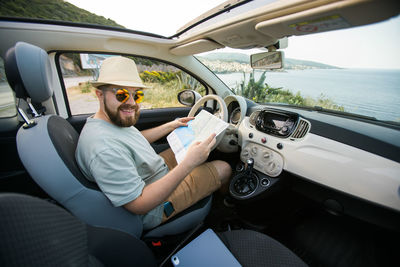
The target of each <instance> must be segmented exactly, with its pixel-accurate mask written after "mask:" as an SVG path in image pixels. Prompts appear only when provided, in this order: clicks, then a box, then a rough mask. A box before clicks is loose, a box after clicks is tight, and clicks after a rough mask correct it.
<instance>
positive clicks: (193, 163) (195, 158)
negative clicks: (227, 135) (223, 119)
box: [181, 133, 217, 169]
mask: <svg viewBox="0 0 400 267" xmlns="http://www.w3.org/2000/svg"><path fill="white" fill-rule="evenodd" d="M215 142H217V140H216V139H215V133H213V134H211V135H210V136H209V137H208V138H207V139H205V140H204V141H203V142H194V143H193V144H191V145H190V146H189V149H188V151H187V152H186V156H185V158H184V159H183V161H182V162H181V164H184V165H186V166H188V167H189V168H191V169H193V168H195V167H197V166H199V165H200V164H202V163H203V162H204V161H206V160H207V158H208V155H209V154H210V152H211V148H212V147H213V146H214V145H215Z"/></svg>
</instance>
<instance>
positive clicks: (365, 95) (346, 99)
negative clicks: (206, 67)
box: [217, 69, 400, 122]
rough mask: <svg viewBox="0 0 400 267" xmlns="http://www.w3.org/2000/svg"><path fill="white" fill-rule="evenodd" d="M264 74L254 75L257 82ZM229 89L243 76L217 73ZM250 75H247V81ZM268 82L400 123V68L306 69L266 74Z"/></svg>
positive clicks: (352, 111)
mask: <svg viewBox="0 0 400 267" xmlns="http://www.w3.org/2000/svg"><path fill="white" fill-rule="evenodd" d="M262 72H263V71H256V72H255V79H256V81H257V80H258V79H259V78H260V76H261V74H262ZM217 75H218V77H219V78H220V79H221V80H222V81H224V83H225V84H226V85H227V86H228V87H229V88H235V87H236V86H237V81H243V73H239V72H236V73H224V74H217ZM249 77H250V74H246V81H248V79H249ZM265 82H266V83H267V84H268V85H269V86H271V87H282V88H283V89H287V90H289V91H291V92H292V93H294V94H296V93H297V92H300V94H301V95H302V96H303V97H311V98H314V99H317V98H318V97H319V96H321V94H322V95H323V96H324V97H327V98H329V99H331V100H332V101H333V102H334V103H335V104H337V105H340V106H343V107H344V109H345V111H346V112H350V113H356V114H360V115H365V116H370V117H375V118H376V119H378V120H383V121H387V120H388V121H396V122H400V69H306V70H286V71H285V72H267V73H266V80H265Z"/></svg>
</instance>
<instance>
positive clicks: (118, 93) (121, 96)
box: [112, 88, 144, 103]
mask: <svg viewBox="0 0 400 267" xmlns="http://www.w3.org/2000/svg"><path fill="white" fill-rule="evenodd" d="M112 90H113V91H114V93H115V98H116V99H117V100H118V101H119V102H121V103H125V102H126V101H128V99H129V97H130V95H133V99H134V100H135V102H136V103H140V102H142V101H143V97H144V93H143V91H135V92H133V93H132V94H131V93H129V91H128V90H127V89H123V88H122V89H117V88H113V89H112Z"/></svg>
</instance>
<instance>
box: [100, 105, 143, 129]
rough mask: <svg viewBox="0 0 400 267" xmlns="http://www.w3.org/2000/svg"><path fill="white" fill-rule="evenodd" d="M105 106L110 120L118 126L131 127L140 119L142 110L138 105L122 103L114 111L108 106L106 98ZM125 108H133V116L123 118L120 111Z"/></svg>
mask: <svg viewBox="0 0 400 267" xmlns="http://www.w3.org/2000/svg"><path fill="white" fill-rule="evenodd" d="M104 108H105V111H106V113H107V115H108V117H109V118H110V120H111V121H112V122H113V123H114V124H115V125H117V126H120V127H131V126H133V125H135V123H136V122H137V120H138V119H139V115H140V111H139V106H138V105H137V104H136V105H129V104H121V105H120V106H119V107H118V108H117V110H116V111H112V110H111V109H110V108H109V107H108V106H107V102H106V99H104ZM123 109H133V110H134V111H135V113H134V115H133V116H130V117H125V118H122V117H121V114H120V111H121V110H123Z"/></svg>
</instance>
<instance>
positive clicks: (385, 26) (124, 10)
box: [67, 0, 400, 69]
mask: <svg viewBox="0 0 400 267" xmlns="http://www.w3.org/2000/svg"><path fill="white" fill-rule="evenodd" d="M67 2H70V3H71V4H73V5H75V6H78V7H80V8H83V9H85V10H88V11H90V12H92V13H95V14H97V15H101V16H104V17H105V18H110V19H112V20H114V21H115V22H117V23H118V24H121V25H123V26H124V27H126V28H129V29H132V30H139V31H144V32H150V33H155V34H160V35H163V36H172V35H174V34H175V33H176V31H177V30H178V29H179V28H181V27H182V26H183V25H185V24H186V23H187V22H189V21H191V20H192V19H195V18H196V17H198V16H199V15H201V14H203V13H204V12H206V11H208V10H210V9H212V8H213V7H215V6H217V5H218V4H220V3H223V2H225V0H196V1H190V0H168V1H166V0H151V1H142V0H141V1H139V0H67ZM367 27H368V28H364V29H363V27H357V28H353V29H345V30H338V31H333V32H325V33H318V34H312V35H307V36H300V37H297V36H296V37H290V38H289V46H288V48H286V49H284V50H283V51H284V52H285V57H287V58H295V59H303V60H311V61H317V62H321V63H325V64H329V65H334V66H337V67H344V68H381V69H400V49H399V48H398V44H399V43H400V16H397V17H396V18H394V19H390V20H388V21H385V22H381V23H377V24H373V25H370V26H367ZM222 51H232V50H231V49H225V50H222ZM338 51H340V52H338ZM238 52H242V53H247V54H249V53H254V50H251V51H248V50H241V51H238Z"/></svg>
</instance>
